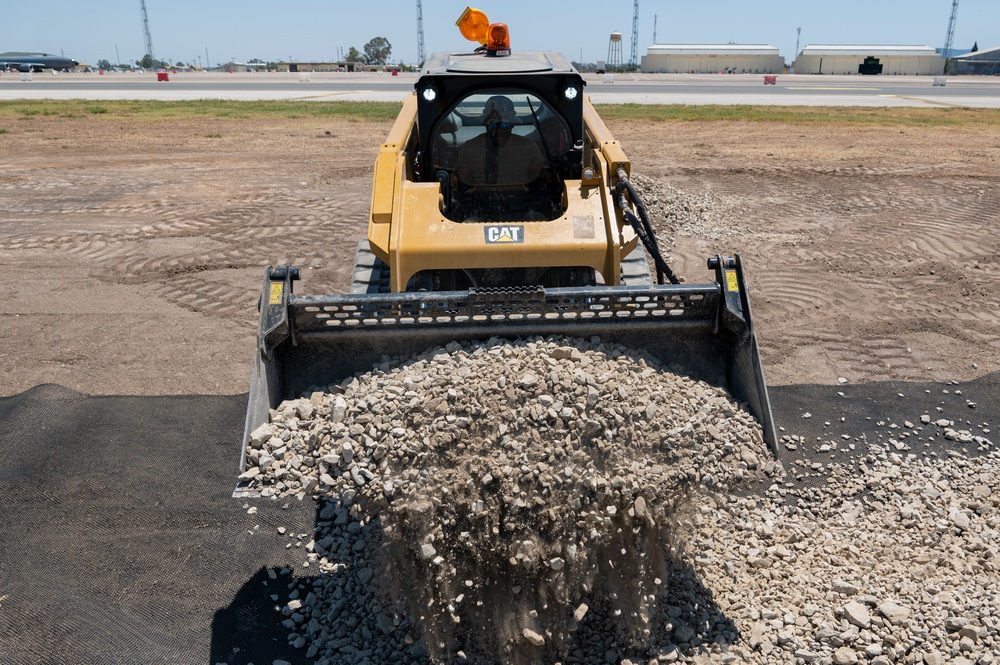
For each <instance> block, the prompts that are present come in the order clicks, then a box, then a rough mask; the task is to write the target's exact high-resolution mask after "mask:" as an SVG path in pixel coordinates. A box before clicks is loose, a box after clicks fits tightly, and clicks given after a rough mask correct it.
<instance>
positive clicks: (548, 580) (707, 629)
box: [253, 339, 1000, 665]
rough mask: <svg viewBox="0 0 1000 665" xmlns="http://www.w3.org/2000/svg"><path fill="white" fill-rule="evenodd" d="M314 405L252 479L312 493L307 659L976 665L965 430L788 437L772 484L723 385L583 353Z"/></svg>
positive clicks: (975, 477)
mask: <svg viewBox="0 0 1000 665" xmlns="http://www.w3.org/2000/svg"><path fill="white" fill-rule="evenodd" d="M528 374H531V375H533V376H534V377H535V378H536V379H537V381H535V382H532V381H529V382H527V385H525V386H522V383H521V381H522V379H523V378H525V377H526V376H527V375H528ZM588 377H589V378H588ZM591 379H592V380H593V382H591ZM661 381H662V382H664V383H663V385H662V386H661V384H660V382H661ZM592 391H594V392H596V393H597V398H596V399H594V398H593V396H592V395H593V393H592ZM320 392H322V395H321V396H320V397H319V398H316V397H315V395H308V396H306V397H305V398H304V399H302V400H294V401H291V402H288V403H286V404H283V405H282V406H281V407H280V408H279V409H277V410H275V412H274V413H273V414H272V419H273V422H272V423H270V424H269V425H267V426H265V427H266V431H262V432H261V433H260V434H259V435H257V436H255V438H256V440H258V441H259V443H258V448H257V450H258V451H259V452H258V453H257V454H256V455H255V459H260V457H262V456H263V455H265V454H266V455H268V456H270V457H272V458H273V460H274V461H273V462H272V463H271V464H270V465H269V467H268V469H267V470H266V471H261V472H259V474H258V475H257V476H255V477H254V478H253V482H255V483H257V484H258V486H259V487H261V488H262V489H263V490H264V491H265V492H266V493H268V494H270V495H271V496H273V497H275V498H277V497H279V496H281V497H290V496H304V494H303V491H306V492H308V493H309V494H311V495H313V496H315V497H316V498H317V499H318V501H319V503H318V506H319V508H318V510H319V518H318V522H317V527H316V531H315V533H314V534H288V535H287V536H286V537H287V538H288V539H289V541H290V543H291V542H296V543H298V544H300V545H303V549H304V552H303V553H304V554H305V558H306V559H307V562H310V563H312V565H313V566H315V567H318V569H319V571H320V572H321V573H322V574H321V575H320V576H319V577H317V578H313V579H308V578H297V579H292V581H291V582H290V583H289V589H290V590H291V593H292V594H294V596H295V597H297V598H302V599H306V598H309V597H310V596H311V598H312V600H311V601H308V600H304V601H303V605H302V606H301V607H298V608H296V609H294V610H293V609H292V608H291V607H289V606H287V605H285V606H282V607H280V608H278V610H279V611H280V612H282V614H284V615H285V617H287V621H288V623H286V625H287V626H288V628H289V643H290V644H292V645H299V646H300V647H301V648H302V649H303V650H304V651H305V653H306V654H307V655H309V656H310V657H315V658H316V659H317V660H316V662H319V663H348V662H352V663H356V662H371V663H376V662H401V663H428V662H431V663H438V662H441V663H443V662H484V663H490V662H546V663H554V662H559V663H624V662H631V663H646V664H647V665H648V664H650V663H655V664H660V663H674V662H677V663H752V664H761V665H763V664H765V663H786V662H787V663H822V664H823V665H829V664H831V663H870V664H871V665H889V664H891V663H907V664H911V665H921V664H928V665H935V664H943V663H968V664H970V665H971V664H982V665H991V664H992V663H995V662H998V660H997V659H998V656H997V654H1000V638H998V630H1000V572H998V570H1000V556H998V555H1000V513H998V511H997V508H998V506H1000V473H998V471H1000V469H998V466H1000V454H998V453H997V451H995V450H994V447H993V443H992V441H990V439H989V438H988V435H989V434H990V430H989V428H988V426H987V424H985V423H984V424H981V425H979V426H978V427H977V426H975V425H973V424H971V423H969V421H968V420H962V419H961V418H960V416H965V415H966V414H951V416H952V417H946V416H948V415H949V414H942V413H939V414H937V415H936V416H934V417H933V418H932V417H930V416H929V415H927V414H920V413H914V414H913V415H912V416H911V417H910V418H909V419H907V420H906V421H905V422H904V423H903V424H902V426H897V425H895V424H883V423H879V426H880V427H883V430H882V435H880V436H879V440H878V441H877V442H873V441H864V440H853V439H852V440H849V441H848V440H843V439H842V438H841V436H840V432H832V431H831V434H830V435H829V437H828V438H824V439H823V440H820V439H817V440H816V441H814V442H807V441H805V440H804V439H802V438H801V437H796V436H787V435H786V436H785V437H784V438H783V444H784V446H785V447H786V448H787V449H789V450H791V451H795V450H796V449H800V450H801V449H810V450H812V456H811V457H808V458H807V459H799V460H796V461H795V463H794V465H792V466H790V467H789V468H788V469H782V468H781V466H780V465H778V464H776V463H775V462H774V461H773V460H772V458H771V456H770V454H769V453H768V452H767V451H766V450H764V448H763V445H762V444H761V443H760V440H759V431H758V430H756V425H755V423H753V422H752V420H751V419H749V418H748V417H747V416H746V414H745V412H744V411H742V410H741V409H740V408H739V407H738V405H734V404H732V403H731V402H729V400H728V398H727V397H726V396H725V395H724V394H721V393H720V391H718V390H716V389H714V388H711V387H709V386H706V385H705V384H701V383H697V382H693V381H690V380H688V379H685V378H684V377H683V376H679V375H677V373H674V372H670V371H668V370H667V369H665V368H660V367H657V366H656V365H655V363H654V362H652V361H650V360H649V359H643V358H642V356H641V354H637V353H635V352H633V351H629V350H625V349H620V348H613V347H610V348H609V347H603V346H601V345H599V344H596V343H589V344H588V343H582V342H580V341H579V340H538V339H536V340H531V341H530V342H519V343H507V342H500V341H498V340H491V341H490V342H489V343H486V344H482V345H457V344H456V345H450V346H449V347H448V348H447V349H443V350H442V349H439V350H435V351H432V352H429V353H428V354H425V355H424V356H422V357H420V358H417V359H416V360H414V361H410V362H407V363H399V362H387V363H385V364H384V365H382V366H380V367H378V368H376V369H375V370H373V371H372V372H370V373H369V374H366V375H364V376H359V377H352V379H350V380H348V381H347V382H345V383H344V384H343V385H342V386H335V387H333V388H332V390H325V391H320ZM338 399H339V400H343V401H344V403H345V406H344V413H343V414H341V415H340V416H339V417H338V418H337V419H331V414H333V410H332V408H331V405H333V404H334V403H335V401H336V400H338ZM305 402H310V403H311V404H312V405H313V407H314V408H313V412H312V413H311V416H310V419H309V420H306V419H302V418H300V416H301V415H302V414H303V413H305V411H304V410H303V411H300V407H302V406H303V405H304V403H305ZM727 404H728V407H727V406H725V405H727ZM566 408H570V409H571V412H564V409H566ZM939 411H940V409H939ZM564 413H565V415H566V416H567V417H565V418H564V417H563V416H564ZM692 418H693V420H692ZM588 421H594V422H597V423H598V425H599V427H597V428H596V429H595V430H594V431H591V430H590V429H588V425H587V423H588ZM685 422H686V423H688V424H690V425H691V428H690V430H688V429H687V426H686V425H684V426H682V423H685ZM914 423H916V424H915V425H914ZM883 425H884V426H883ZM710 427H711V429H710ZM263 429H264V428H262V430H263ZM831 429H836V428H831ZM686 430H687V431H686ZM755 431H757V434H754V432H755ZM532 432H534V434H533V433H532ZM605 432H611V433H612V434H611V436H610V437H609V436H607V435H606V434H605ZM737 432H743V438H742V439H741V438H740V436H739V435H738V434H737ZM536 435H537V437H536ZM883 435H884V436H883ZM588 436H589V437H590V438H589V439H588V438H587V437H588ZM574 437H577V438H578V439H579V442H577V441H576V440H575V439H574ZM952 437H954V438H952ZM848 438H850V437H848ZM927 440H945V441H952V442H956V445H965V446H966V450H964V451H962V450H956V449H951V450H948V451H945V452H940V451H936V449H934V448H929V447H927V444H926V443H921V442H922V441H927ZM344 443H350V451H351V452H350V453H349V454H347V455H345V454H344V453H345V452H346V450H345V447H344V445H343V444H344ZM584 443H586V444H587V445H583V444H584ZM463 446H464V447H463ZM856 446H857V447H858V450H855V447H856ZM282 447H284V448H285V450H284V451H282V452H281V453H280V454H276V453H277V451H278V449H280V448H282ZM845 448H849V449H850V450H851V451H852V455H851V460H853V461H852V462H851V463H848V462H845V461H840V460H838V458H836V457H835V453H836V452H837V451H838V450H844V449H845ZM296 456H298V457H299V458H301V459H299V460H298V466H297V467H295V466H293V464H291V463H292V462H294V461H295V459H294V458H295V457H296ZM324 458H325V461H323V460H324ZM345 459H349V460H350V461H349V462H343V460H345ZM827 459H829V460H830V461H826V460H827ZM309 460H312V461H311V462H310V461H309ZM817 460H820V461H817ZM598 462H600V464H599V463H598ZM539 464H541V465H542V466H539ZM351 465H357V466H358V467H359V469H360V468H365V469H367V470H368V471H369V472H370V473H371V474H372V476H373V478H372V479H371V480H367V479H366V482H365V483H364V484H363V485H359V484H358V482H357V480H356V479H355V478H354V476H353V475H352V474H351V472H350V466H351ZM657 466H659V468H658V469H657V468H656V467H657ZM667 467H669V468H667ZM289 468H295V469H296V471H298V472H299V475H298V476H296V475H295V474H294V473H291V472H288V471H283V470H286V469H289ZM321 472H322V473H323V474H325V475H327V476H328V479H329V480H330V482H329V483H326V484H320V483H319V481H318V479H317V476H318V475H319V474H320V473H321ZM786 472H787V473H786ZM591 479H593V480H591ZM760 480H763V485H762V486H761V489H760V490H757V491H754V492H752V493H751V492H746V491H743V490H742V489H740V483H741V482H742V481H760ZM809 481H812V482H809ZM305 488H309V489H308V490H305ZM574 493H575V494H576V495H577V496H579V497H580V498H581V501H580V503H579V505H578V506H577V505H576V503H575V502H574V501H573V500H572V499H571V498H570V497H572V496H573V495H574ZM583 497H586V498H588V499H589V503H587V502H585V501H583ZM536 499H541V500H542V503H541V504H538V503H537V502H536ZM494 529H497V533H494ZM427 545H429V546H430V548H428V549H426V550H425V548H424V546H427ZM425 551H426V552H427V554H428V557H429V558H424V557H423V556H422V554H423V553H424V552H425ZM556 561H561V562H562V563H561V564H560V563H556V564H555V566H553V562H556ZM557 568H558V569H557ZM309 570H313V568H310V569H309Z"/></svg>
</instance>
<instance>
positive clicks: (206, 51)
mask: <svg viewBox="0 0 1000 665" xmlns="http://www.w3.org/2000/svg"><path fill="white" fill-rule="evenodd" d="M211 68H212V61H211V60H209V59H208V47H207V46H206V47H205V69H211Z"/></svg>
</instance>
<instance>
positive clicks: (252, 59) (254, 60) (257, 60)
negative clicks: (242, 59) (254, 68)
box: [247, 58, 264, 65]
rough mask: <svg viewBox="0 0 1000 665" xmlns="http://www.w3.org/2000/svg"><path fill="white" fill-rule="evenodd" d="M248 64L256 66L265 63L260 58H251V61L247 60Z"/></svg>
mask: <svg viewBox="0 0 1000 665" xmlns="http://www.w3.org/2000/svg"><path fill="white" fill-rule="evenodd" d="M247 63H249V64H251V65H256V64H258V63H259V64H261V65H263V64H264V61H263V60H261V59H260V58H250V59H249V60H247Z"/></svg>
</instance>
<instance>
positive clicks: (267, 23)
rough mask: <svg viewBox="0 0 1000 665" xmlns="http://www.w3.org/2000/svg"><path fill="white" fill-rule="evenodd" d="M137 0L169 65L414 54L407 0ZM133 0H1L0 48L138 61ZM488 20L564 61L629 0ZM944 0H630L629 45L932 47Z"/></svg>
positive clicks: (516, 10)
mask: <svg viewBox="0 0 1000 665" xmlns="http://www.w3.org/2000/svg"><path fill="white" fill-rule="evenodd" d="M466 4H467V2H464V1H463V2H455V1H452V0H424V2H423V18H424V43H425V48H426V51H427V52H428V53H431V52H433V51H444V50H457V49H463V48H466V46H467V45H469V44H470V42H467V41H465V40H464V39H463V38H462V36H461V35H460V34H459V33H458V29H457V28H455V27H454V22H455V19H456V18H458V16H459V14H460V13H461V12H462V10H463V9H464V8H465V6H466ZM282 5H283V3H280V4H279V3H276V2H273V1H270V2H264V1H263V0H242V1H240V2H217V1H213V0H147V1H146V8H147V11H148V14H149V25H150V31H151V32H152V36H153V48H154V50H155V52H156V57H157V58H160V59H165V58H169V59H170V60H171V61H172V62H177V61H178V60H180V61H183V62H195V63H197V59H198V58H199V57H200V58H201V61H202V63H201V64H205V57H206V56H205V50H206V48H207V49H208V53H209V57H210V58H211V60H212V64H213V65H214V64H217V63H220V62H224V61H228V60H229V59H231V58H235V59H236V60H237V61H246V60H249V59H250V58H260V59H262V60H287V59H288V58H292V59H293V60H334V59H336V58H337V57H338V54H339V52H340V51H339V50H340V49H341V48H342V49H343V51H344V53H346V52H347V49H348V48H349V47H351V46H354V47H355V48H357V49H358V50H359V51H361V50H362V49H363V46H364V44H365V43H366V42H367V41H368V40H369V39H371V38H372V37H376V36H382V37H385V38H387V39H388V40H389V42H390V43H391V44H392V54H391V60H392V61H393V62H399V61H400V60H402V61H403V62H406V63H414V62H415V61H416V58H417V31H416V1H415V0H412V1H409V0H362V1H360V2H358V1H348V2H338V1H335V0H325V1H323V2H319V1H317V0H297V1H296V2H294V3H289V5H287V6H282ZM139 6H140V2H139V0H102V1H100V2H90V3H88V2H80V1H79V0H72V1H70V0H41V1H40V2H37V3H35V2H15V1H10V2H5V3H4V7H3V11H2V14H0V52H3V51H36V50H37V51H45V52H48V53H55V54H59V53H60V51H62V52H64V53H65V55H67V56H69V57H72V58H76V59H77V60H80V61H82V62H88V63H91V64H93V63H95V62H96V61H97V60H98V59H100V58H106V59H107V60H109V61H111V62H114V61H115V57H116V56H115V45H116V44H117V45H118V51H119V53H120V54H121V60H122V62H127V61H130V60H135V59H137V58H141V57H142V55H143V53H144V52H145V51H144V48H143V35H142V20H141V14H140V10H139ZM473 6H474V7H478V8H479V9H482V10H483V11H485V12H486V14H487V15H488V16H489V17H490V20H492V21H500V22H504V23H507V24H508V26H509V28H510V32H511V39H512V42H513V43H512V46H513V48H514V49H521V50H524V51H536V50H539V51H540V50H554V51H561V52H563V53H564V54H566V55H567V56H568V57H570V58H571V59H573V60H578V59H580V57H581V53H582V57H583V60H584V61H586V62H593V61H596V60H603V59H605V57H606V56H607V52H608V37H609V35H610V33H611V32H612V31H614V30H617V31H619V32H621V33H622V37H623V43H622V52H623V55H624V60H625V61H628V59H629V56H630V54H631V48H632V44H631V36H632V6H633V2H632V1H631V0H601V1H597V0H576V1H575V2H556V1H545V0H535V1H532V2H529V1H525V0H508V1H507V2H481V3H480V2H476V3H474V4H473ZM950 14H951V0H933V1H931V0H912V1H909V2H905V1H900V0H897V1H895V2H875V1H872V0H838V1H834V2H815V3H814V2H810V1H809V0H794V1H792V0H756V1H754V0H749V1H747V2H736V1H731V0H717V1H716V2H711V1H702V2H678V1H677V0H670V1H667V0H640V2H639V42H638V54H639V55H640V56H641V55H642V54H644V53H645V51H646V48H647V47H648V46H649V45H650V44H652V43H653V16H654V15H656V16H657V17H658V19H657V30H656V35H657V41H658V42H659V43H720V42H737V43H744V44H750V43H755V44H759V43H765V44H772V45H774V46H777V47H778V48H779V49H780V50H781V54H782V55H783V56H784V57H785V59H786V60H788V61H791V60H792V59H793V57H794V54H793V51H794V50H795V29H796V28H798V27H801V28H802V38H801V45H800V47H801V46H805V45H807V44H810V43H811V44H829V43H839V44H861V43H866V44H917V45H927V46H934V47H941V46H943V44H944V39H945V33H946V32H947V28H948V17H949V16H950ZM975 41H978V42H979V48H981V49H986V48H991V47H994V46H1000V0H962V1H961V4H960V6H959V10H958V21H957V23H956V28H955V42H954V48H955V49H961V50H968V49H970V48H971V47H972V44H973V42H975Z"/></svg>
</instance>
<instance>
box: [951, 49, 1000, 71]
mask: <svg viewBox="0 0 1000 665" xmlns="http://www.w3.org/2000/svg"><path fill="white" fill-rule="evenodd" d="M948 73H949V74H979V75H981V76H1000V46H996V47H994V48H990V49H986V50H985V51H976V52H975V53H966V54H965V55H956V56H952V58H951V68H950V70H949V72H948Z"/></svg>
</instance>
